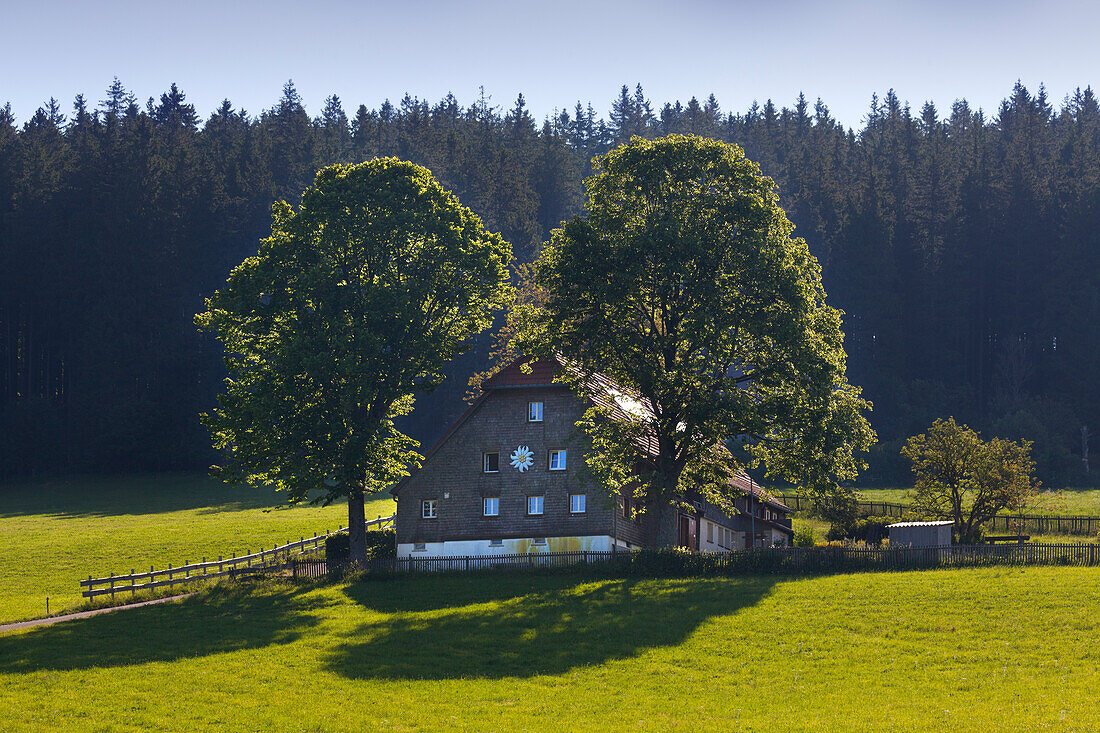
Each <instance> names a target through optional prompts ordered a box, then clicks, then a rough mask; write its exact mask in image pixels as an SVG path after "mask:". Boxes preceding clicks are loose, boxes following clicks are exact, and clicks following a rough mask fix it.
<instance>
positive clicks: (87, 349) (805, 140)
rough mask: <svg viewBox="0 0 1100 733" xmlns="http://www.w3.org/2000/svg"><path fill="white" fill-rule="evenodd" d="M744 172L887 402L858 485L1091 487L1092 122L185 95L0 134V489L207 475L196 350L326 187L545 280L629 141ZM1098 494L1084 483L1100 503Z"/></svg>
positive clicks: (1049, 115)
mask: <svg viewBox="0 0 1100 733" xmlns="http://www.w3.org/2000/svg"><path fill="white" fill-rule="evenodd" d="M673 132H678V133H694V134H698V135H704V136H710V137H714V138H719V139H722V140H726V141H729V142H733V143H736V144H738V145H741V146H742V147H743V148H744V149H745V151H746V153H747V155H748V156H749V157H750V158H751V159H752V160H754V161H756V162H758V163H759V164H760V166H761V168H762V169H763V171H764V172H765V173H766V174H768V175H770V176H772V177H773V178H774V179H775V181H776V182H777V184H778V186H779V189H780V194H781V202H782V205H783V207H784V208H785V209H786V211H787V213H788V215H789V217H790V218H791V219H792V221H794V223H795V224H796V225H797V232H796V233H797V234H799V235H801V236H803V237H805V238H806V240H807V241H808V242H809V245H810V248H811V250H812V251H813V252H814V253H815V254H816V255H817V257H818V259H819V260H820V262H821V265H822V268H823V272H824V281H825V286H826V289H827V291H828V293H829V296H830V299H831V301H832V303H833V304H834V305H836V306H837V307H840V308H842V309H843V310H844V311H845V312H846V318H845V331H846V334H847V341H846V344H847V350H848V355H849V362H848V363H849V377H850V379H851V381H852V382H853V383H855V384H859V385H862V386H863V388H864V390H865V393H866V395H867V396H868V397H869V398H870V399H871V400H872V401H873V402H874V405H875V409H874V413H873V415H872V416H871V419H872V423H873V424H874V426H875V428H876V429H877V430H878V432H879V436H880V439H881V441H882V442H881V443H880V445H879V446H878V447H877V448H876V449H875V452H874V454H873V455H872V466H871V469H870V471H869V472H868V474H867V476H866V477H865V480H867V481H871V482H879V483H881V482H897V481H904V480H906V478H907V476H906V465H905V464H903V463H902V461H901V459H900V458H899V457H898V455H897V451H898V448H899V447H900V444H901V442H902V441H903V439H904V438H905V437H907V436H909V435H911V434H914V433H916V432H919V431H921V430H923V429H925V428H926V427H927V426H928V425H929V424H931V422H932V420H933V419H934V418H936V417H942V416H947V415H954V416H955V417H956V418H957V419H959V420H960V421H965V422H968V423H969V424H971V425H972V426H974V427H976V428H980V429H982V430H984V431H986V432H987V433H989V434H996V435H1000V436H1003V437H1008V438H1017V437H1025V438H1029V439H1031V440H1034V441H1035V444H1036V445H1035V450H1034V453H1035V456H1036V458H1037V459H1038V462H1039V469H1040V474H1041V475H1042V476H1043V478H1044V479H1045V480H1046V481H1047V482H1048V483H1049V482H1062V483H1072V484H1081V483H1086V482H1088V480H1089V478H1090V477H1089V476H1086V475H1085V474H1084V472H1083V465H1082V460H1081V459H1082V451H1083V449H1084V443H1083V435H1082V429H1083V428H1084V426H1087V425H1092V426H1094V427H1096V426H1098V425H1100V379H1098V378H1097V371H1098V369H1100V317H1098V314H1100V109H1098V105H1097V100H1096V97H1095V95H1094V94H1093V92H1092V91H1091V90H1090V89H1086V90H1084V91H1078V92H1076V93H1075V94H1073V95H1072V96H1070V97H1068V98H1066V99H1065V100H1063V101H1062V102H1061V103H1059V104H1057V105H1055V104H1052V103H1051V101H1050V100H1048V99H1047V97H1046V94H1045V92H1044V91H1043V90H1042V89H1040V90H1039V91H1038V93H1035V94H1033V93H1031V92H1030V91H1029V90H1028V89H1026V88H1025V87H1024V86H1022V85H1021V84H1017V85H1016V86H1015V88H1014V89H1013V90H1012V92H1011V94H1010V95H1009V97H1008V98H1006V99H1005V100H1004V101H1003V102H1002V103H1001V105H1000V106H999V108H998V109H997V110H996V111H991V112H989V113H983V112H981V111H978V110H975V109H972V108H971V107H970V106H969V105H968V104H967V103H966V102H965V101H958V102H956V103H955V104H954V105H953V106H952V107H951V109H949V110H943V111H941V110H938V109H937V108H936V107H935V106H933V105H932V104H925V105H924V106H923V107H921V109H920V110H918V111H914V110H913V109H911V108H910V107H909V105H908V104H905V103H903V102H902V101H901V100H900V99H899V98H898V96H897V95H896V94H895V93H894V92H892V91H890V92H887V93H886V94H885V96H883V97H881V98H879V97H877V96H876V97H873V98H872V101H871V105H870V108H869V109H868V111H867V114H866V116H865V118H864V120H863V123H862V127H861V129H858V130H853V129H846V128H844V127H843V126H842V125H841V124H839V123H838V122H837V121H836V120H835V119H833V118H832V116H831V115H830V113H829V110H828V108H827V107H826V106H825V104H823V103H822V102H821V101H818V102H816V103H815V104H810V103H809V102H808V101H807V100H806V99H805V98H804V97H802V96H800V97H799V98H798V99H797V100H796V101H795V102H794V104H793V105H792V106H789V107H782V108H779V107H777V106H776V105H775V104H773V103H772V102H771V101H768V102H767V103H765V104H764V105H758V104H753V106H752V107H751V108H750V109H748V110H747V111H744V112H729V111H725V110H723V109H722V108H721V107H720V105H719V103H718V101H717V100H716V99H715V98H714V96H713V95H712V96H710V97H708V98H707V99H706V100H705V101H703V102H700V101H698V100H696V99H694V98H693V99H691V100H690V101H688V102H687V104H681V103H680V102H676V103H669V104H664V105H657V104H654V103H653V102H651V101H650V100H649V99H647V98H646V97H645V95H644V92H643V90H642V88H641V87H640V86H638V87H635V88H634V89H633V90H631V89H629V88H628V87H625V86H624V87H623V88H622V90H621V93H620V95H619V96H618V98H616V99H615V100H614V101H613V102H612V104H611V107H610V112H609V114H608V115H607V116H606V117H605V116H601V115H600V114H598V113H597V112H596V111H595V110H594V108H593V107H592V105H591V104H581V103H579V102H578V103H577V104H576V105H575V106H572V107H569V108H567V109H566V110H563V111H561V112H559V113H555V114H554V115H552V116H550V117H549V118H547V119H545V120H542V121H541V122H540V121H538V120H536V119H534V118H533V116H532V115H531V114H530V113H529V111H528V110H527V108H526V105H525V102H524V99H523V97H522V96H520V97H519V98H518V99H517V100H516V101H515V103H514V104H512V105H510V106H508V107H506V108H500V107H497V106H495V105H493V104H492V103H491V101H490V100H489V99H488V98H486V97H485V96H484V95H482V96H481V97H480V98H479V99H477V100H475V101H474V102H473V103H472V104H470V105H468V106H463V105H462V104H460V103H459V101H458V100H457V99H455V98H454V97H453V96H452V95H448V96H447V97H445V98H444V99H442V100H440V101H438V102H429V101H426V100H421V99H417V98H414V97H411V96H406V97H405V98H404V99H402V100H401V101H400V103H399V104H397V105H394V104H391V103H390V102H389V101H387V102H385V103H383V104H382V105H381V106H379V107H378V108H376V109H369V108H367V107H366V106H359V107H358V108H357V109H356V110H354V111H353V112H352V113H351V114H350V115H349V114H348V112H347V111H346V110H345V108H344V106H343V105H342V104H341V101H340V100H339V99H338V98H337V97H335V96H332V97H330V98H329V99H328V100H327V101H326V103H325V105H324V108H323V109H322V110H321V111H320V114H318V115H317V116H315V117H311V116H310V114H309V113H308V112H307V110H306V109H305V108H304V106H303V103H302V99H301V97H300V95H299V94H298V92H297V91H296V90H295V88H294V86H293V84H292V83H288V84H287V85H286V86H285V88H284V90H283V94H282V97H281V98H280V99H279V100H278V102H277V103H276V104H275V105H274V106H273V107H272V108H271V109H268V110H264V111H262V112H260V113H259V114H250V113H248V112H246V111H244V110H241V109H237V108H235V107H234V106H233V105H232V104H231V103H230V102H229V101H228V100H227V101H225V102H224V103H223V104H222V105H221V106H220V107H219V108H218V109H217V110H216V111H215V112H214V113H213V114H211V115H210V116H209V117H207V118H206V119H205V120H203V119H201V118H200V117H199V115H198V113H197V111H196V110H195V108H194V106H192V105H191V104H189V103H188V102H187V101H186V98H185V96H184V94H183V92H181V91H180V90H179V89H178V88H177V87H176V86H175V85H172V87H171V88H170V89H169V90H168V91H166V92H165V93H164V94H162V95H161V96H160V98H159V100H158V99H152V98H150V99H149V100H148V101H147V102H146V103H144V104H141V103H139V102H138V100H136V99H135V98H134V96H133V95H132V94H131V93H129V92H128V91H127V90H126V89H125V88H124V87H123V85H122V84H121V83H120V82H119V81H118V80H117V79H116V80H115V82H114V83H113V84H112V85H111V86H110V87H109V88H108V90H107V92H106V95H105V98H104V99H103V100H102V101H98V102H89V101H87V100H86V99H84V98H83V97H78V98H77V99H76V100H75V102H74V104H73V105H72V108H71V110H63V109H62V108H61V106H60V104H59V103H58V102H57V101H56V100H50V102H49V103H47V104H46V105H44V106H43V107H42V108H41V109H39V110H38V111H37V112H36V113H35V114H34V116H33V117H31V119H29V120H26V121H24V122H21V123H20V122H19V121H17V120H15V119H14V117H13V115H12V113H11V110H10V107H5V108H2V109H0V476H5V477H11V476H20V475H27V474H32V473H38V472H54V473H62V472H73V471H110V472H115V471H138V470H161V469H191V468H201V467H204V466H205V465H207V464H208V463H209V462H210V458H211V454H210V448H209V437H208V436H207V434H206V432H205V430H204V429H203V428H202V427H201V426H200V425H199V422H198V417H197V415H198V413H199V412H201V411H204V410H206V409H209V408H210V407H211V406H212V404H213V399H214V395H215V394H216V392H217V391H218V389H219V387H220V379H221V377H222V370H221V362H220V354H219V351H218V347H217V344H216V343H214V342H212V341H210V340H208V339H207V338H205V337H203V336H201V335H200V334H199V333H197V331H196V330H195V327H194V325H193V323H192V318H193V315H194V314H195V313H196V312H198V311H200V310H202V307H203V298H204V297H205V296H207V295H209V294H210V293H212V292H213V290H214V289H216V288H217V287H218V286H219V285H221V284H222V283H224V282H225V278H226V276H227V274H228V272H229V270H230V269H231V268H232V267H233V266H234V265H235V264H237V263H238V262H239V261H240V260H241V259H242V258H244V257H245V256H247V255H249V254H251V253H252V252H254V251H255V248H256V245H257V241H258V239H259V238H261V237H262V236H264V235H265V234H267V233H268V232H269V231H270V206H271V203H272V202H273V201H274V200H276V199H286V200H289V201H291V202H294V203H296V202H297V199H298V198H299V196H300V194H301V192H302V190H303V189H304V188H305V187H306V186H307V185H308V183H309V182H311V180H312V179H313V176H314V173H315V171H316V170H317V169H318V168H319V167H322V166H324V165H327V164H330V163H334V162H353V161H360V160H365V159H369V158H372V157H375V156H380V155H394V156H397V157H400V158H403V159H407V160H411V161H413V162H416V163H419V164H422V165H425V166H427V167H428V168H430V169H431V170H432V171H433V172H434V174H435V175H436V177H437V178H439V179H440V181H441V182H442V183H443V184H444V186H445V187H447V188H449V189H451V190H453V191H454V192H455V193H456V194H457V195H458V197H459V198H460V200H461V201H462V202H463V203H464V204H466V205H468V206H469V207H471V208H472V209H473V210H474V211H475V212H477V213H478V214H479V215H480V216H481V217H482V218H483V220H484V221H485V223H486V225H487V226H488V227H489V228H490V229H493V230H497V231H500V232H501V233H502V234H503V235H504V236H505V238H507V239H508V240H509V241H510V242H511V243H512V245H513V248H514V251H515V253H516V255H517V257H518V259H519V260H521V261H530V260H531V259H533V258H534V256H535V255H536V253H537V252H538V250H539V247H540V243H541V242H543V241H544V240H545V239H547V238H548V236H549V232H550V230H551V229H553V228H554V227H556V226H557V225H558V223H559V222H560V221H561V220H562V219H564V218H567V217H569V216H571V215H573V214H575V213H577V212H578V211H579V210H580V207H581V205H582V201H583V194H584V192H583V185H582V180H583V178H584V176H585V175H587V173H588V172H589V171H590V160H591V158H592V156H594V155H598V154H600V153H603V152H606V151H607V150H609V149H610V148H611V147H613V146H615V145H617V144H619V143H621V142H623V141H625V140H628V139H629V138H630V137H631V136H632V135H643V136H647V137H655V136H659V135H664V134H667V133H673ZM487 342H488V337H483V339H482V342H481V343H478V344H477V345H476V346H475V349H474V350H473V352H472V353H471V354H470V355H469V356H467V357H465V358H464V359H462V360H460V361H459V362H457V363H456V364H455V366H454V369H453V372H454V374H453V378H452V379H451V380H450V381H449V384H448V385H446V386H445V387H444V388H442V389H441V391H440V392H439V393H437V394H435V395H432V396H430V397H429V398H427V399H426V400H422V404H421V405H420V406H419V408H418V410H417V411H416V412H414V414H413V416H412V418H411V420H410V422H409V424H408V425H406V429H407V430H408V431H409V432H410V433H411V434H412V435H413V436H414V437H417V438H419V439H420V440H422V441H423V442H425V443H431V442H432V441H433V440H434V439H435V438H436V437H438V435H439V434H440V432H441V431H442V430H443V428H444V427H445V425H446V424H447V423H448V422H449V420H450V418H451V416H452V415H453V414H455V413H457V412H460V411H461V410H462V407H463V405H462V404H461V400H460V398H461V396H462V394H463V393H464V391H465V383H466V378H467V376H468V375H469V374H471V373H472V372H474V371H477V370H479V369H481V368H483V367H484V361H485V359H486V356H485V354H486V350H487ZM1095 475H1096V472H1095V471H1094V472H1093V474H1092V477H1095Z"/></svg>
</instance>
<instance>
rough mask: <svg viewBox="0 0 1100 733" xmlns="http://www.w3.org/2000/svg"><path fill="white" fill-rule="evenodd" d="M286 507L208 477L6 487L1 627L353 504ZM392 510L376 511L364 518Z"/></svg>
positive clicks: (253, 543)
mask: <svg viewBox="0 0 1100 733" xmlns="http://www.w3.org/2000/svg"><path fill="white" fill-rule="evenodd" d="M281 499H282V495H281V494H278V493H276V492H274V491H259V490H255V489H250V488H247V487H232V486H226V485H225V484H223V483H221V482H219V481H216V480H214V479H211V478H209V477H206V476H203V475H201V474H200V475H194V474H166V475H160V474H158V475H150V476H136V477H135V476H131V477H126V478H82V479H69V480H64V481H37V482H32V483H22V484H0V546H2V547H3V548H4V549H3V552H4V558H5V560H4V561H3V562H0V622H4V621H13V620H16V619H21V618H31V617H35V616H42V615H44V614H45V610H46V595H47V594H49V596H50V610H51V611H54V612H56V611H58V610H60V609H62V608H66V607H72V606H75V605H77V604H79V603H80V602H81V601H82V600H83V599H82V598H81V597H80V587H79V585H78V582H79V580H80V578H86V577H88V575H89V574H91V575H94V576H100V575H107V574H108V573H109V572H115V573H128V572H129V571H130V568H144V569H146V570H148V569H149V565H151V564H152V565H155V566H156V567H157V568H158V569H159V568H163V567H166V566H167V564H168V563H169V562H171V563H172V564H173V565H179V564H181V563H183V562H184V561H185V560H190V561H192V562H194V561H197V560H200V559H201V558H202V557H203V556H205V557H207V558H216V557H217V556H218V555H224V556H226V557H228V556H229V555H232V554H235V553H240V552H243V551H244V550H246V549H252V550H256V549H258V548H259V546H260V545H263V546H264V547H271V546H273V545H275V544H281V543H284V542H286V541H287V540H290V539H298V538H299V537H301V536H303V535H306V536H308V535H312V534H313V533H314V532H322V531H324V530H326V529H335V528H337V527H342V526H344V525H345V524H347V505H346V504H338V505H333V506H329V507H308V506H306V507H295V508H292V509H290V508H285V507H280V501H281ZM395 506H396V504H394V502H393V501H392V500H390V499H381V500H379V501H375V502H372V503H370V504H369V505H368V506H367V516H368V517H374V516H377V515H379V514H384V515H386V516H389V515H390V514H392V513H393V509H394V507H395ZM2 727H3V726H0V728H2Z"/></svg>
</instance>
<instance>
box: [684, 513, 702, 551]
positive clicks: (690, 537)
mask: <svg viewBox="0 0 1100 733" xmlns="http://www.w3.org/2000/svg"><path fill="white" fill-rule="evenodd" d="M698 527H699V525H698V520H696V518H695V517H689V516H687V515H686V514H681V515H680V547H686V548H687V549H689V550H697V549H699V542H698V538H697V536H696V533H697V532H698Z"/></svg>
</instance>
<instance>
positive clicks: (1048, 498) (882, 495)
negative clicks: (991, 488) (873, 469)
mask: <svg viewBox="0 0 1100 733" xmlns="http://www.w3.org/2000/svg"><path fill="white" fill-rule="evenodd" d="M909 491H911V489H908V488H894V489H859V493H860V494H861V495H862V496H863V499H864V500H866V501H892V502H895V503H897V504H908V503H910V499H909V497H908V496H906V494H908V492H909ZM1025 513H1026V514H1049V515H1054V516H1057V515H1061V516H1093V517H1096V516H1100V489H1074V488H1065V489H1061V490H1058V491H1043V492H1040V494H1039V496H1038V497H1037V498H1036V500H1035V506H1033V507H1031V508H1029V509H1028V510H1027V511H1026V512H1025Z"/></svg>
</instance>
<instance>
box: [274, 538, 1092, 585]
mask: <svg viewBox="0 0 1100 733" xmlns="http://www.w3.org/2000/svg"><path fill="white" fill-rule="evenodd" d="M288 564H289V566H290V568H291V571H292V574H293V576H294V577H296V578H313V577H318V576H323V575H326V574H327V573H329V572H333V571H345V570H348V569H349V566H347V565H341V566H338V567H333V566H330V565H328V564H326V563H325V562H324V561H317V560H291V561H290V562H289V563H288ZM586 565H587V566H589V567H592V568H595V569H597V570H600V571H602V572H607V573H610V574H612V575H673V576H676V575H733V574H738V573H760V572H764V573H814V572H838V571H845V572H847V571H853V570H918V569H928V568H951V567H980V566H989V565H1078V566H1100V545H1095V544H1086V543H1075V544H1038V543H1033V544H1015V545H949V546H944V547H884V548H860V547H771V548H756V549H750V550H737V551H734V552H724V553H689V552H681V551H675V550H631V551H622V552H593V551H589V552H583V551H578V552H538V553H530V554H526V555H472V556H461V557H417V558H408V557H406V558H384V559H376V560H372V561H369V562H368V563H366V564H365V565H363V566H360V567H359V568H358V569H360V570H363V571H365V572H366V573H367V574H368V575H374V576H383V577H385V576H395V575H415V574H420V573H433V572H459V573H463V572H474V571H480V570H490V569H528V568H530V569H535V568H567V567H577V566H586Z"/></svg>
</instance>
